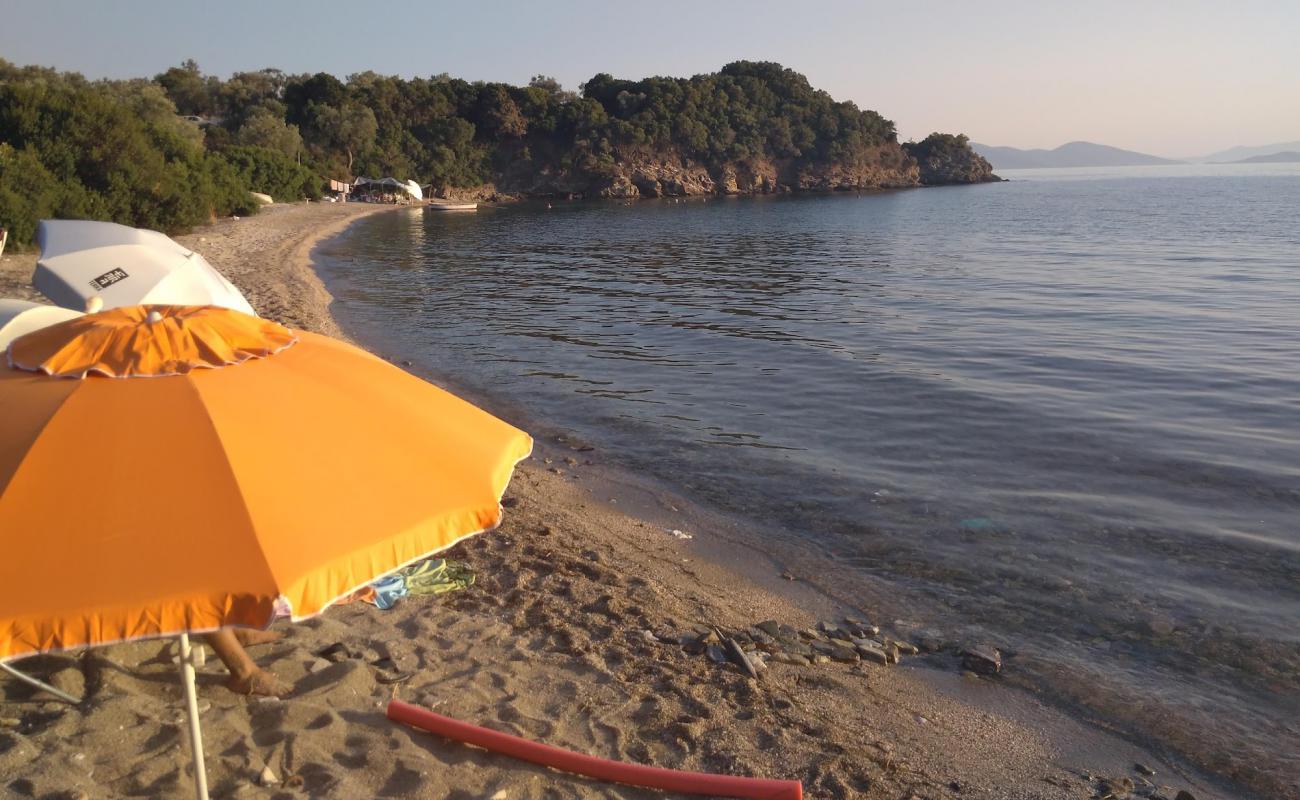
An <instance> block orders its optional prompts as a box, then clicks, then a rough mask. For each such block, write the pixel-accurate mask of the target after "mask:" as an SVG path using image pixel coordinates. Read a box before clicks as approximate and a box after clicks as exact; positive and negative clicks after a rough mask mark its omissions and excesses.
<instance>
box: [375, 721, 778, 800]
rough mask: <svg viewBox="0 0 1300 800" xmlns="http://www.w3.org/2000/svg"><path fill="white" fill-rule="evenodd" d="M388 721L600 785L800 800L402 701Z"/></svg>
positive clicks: (747, 782) (764, 784)
mask: <svg viewBox="0 0 1300 800" xmlns="http://www.w3.org/2000/svg"><path fill="white" fill-rule="evenodd" d="M388 718H389V719H391V720H393V721H394V722H403V723H405V724H407V725H413V726H415V727H417V728H420V729H421V730H426V731H428V732H429V733H436V734H437V735H439V736H442V737H445V738H447V739H454V740H455V741H458V742H465V743H467V744H472V745H475V746H478V747H482V748H484V749H486V750H491V751H493V752H495V753H501V754H503V755H507V756H510V757H512V758H518V759H520V760H521V761H531V762H533V763H534V764H541V765H543V766H546V767H551V768H553V769H558V770H563V771H565V772H573V773H576V774H578V775H586V776H587V777H589V778H596V779H598V780H602V781H611V782H614V783H625V784H628V785H631V786H645V787H649V788H651V789H663V790H664V791H668V792H678V793H680V794H707V795H713V796H714V797H743V798H753V800H802V798H803V785H802V784H800V783H799V781H775V780H766V779H763V778H739V777H736V776H733V775H710V774H708V773H705V772H680V771H678V770H674V769H664V768H662V767H646V766H642V765H641V764H624V763H621V762H618V761H610V760H608V759H604V758H595V757H594V756H584V755H582V754H581V753H575V752H573V751H571V750H561V749H560V748H558V747H552V746H550V745H549V744H542V743H541V742H533V741H529V740H528V739H521V738H519V737H518V736H511V735H510V734H508V733H501V732H500V731H494V730H489V729H487V728H480V727H479V726H477V725H470V724H469V723H468V722H461V721H460V720H455V719H452V718H451V717H444V716H442V715H441V714H435V713H433V712H432V711H429V710H427V709H424V708H420V707H419V706H413V705H411V704H410V703H403V702H402V701H401V700H392V701H390V702H389V703H388Z"/></svg>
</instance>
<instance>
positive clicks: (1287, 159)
mask: <svg viewBox="0 0 1300 800" xmlns="http://www.w3.org/2000/svg"><path fill="white" fill-rule="evenodd" d="M1228 163H1230V164H1295V163H1300V153H1298V152H1296V151H1295V150H1283V151H1282V152H1280V153H1269V154H1268V155H1266V156H1251V157H1250V158H1243V159H1241V160H1239V161H1230V162H1228Z"/></svg>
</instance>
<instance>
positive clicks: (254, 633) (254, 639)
mask: <svg viewBox="0 0 1300 800" xmlns="http://www.w3.org/2000/svg"><path fill="white" fill-rule="evenodd" d="M234 633H235V638H236V639H237V640H239V643H240V644H242V645H243V646H244V647H256V646H258V645H259V644H270V643H271V642H278V641H279V640H281V639H283V638H284V632H283V631H258V630H253V629H252V628H235V629H234Z"/></svg>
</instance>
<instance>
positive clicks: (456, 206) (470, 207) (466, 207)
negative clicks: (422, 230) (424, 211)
mask: <svg viewBox="0 0 1300 800" xmlns="http://www.w3.org/2000/svg"><path fill="white" fill-rule="evenodd" d="M429 208H432V209H433V210H434V211H476V210H478V203H444V202H441V201H438V200H430V201H429Z"/></svg>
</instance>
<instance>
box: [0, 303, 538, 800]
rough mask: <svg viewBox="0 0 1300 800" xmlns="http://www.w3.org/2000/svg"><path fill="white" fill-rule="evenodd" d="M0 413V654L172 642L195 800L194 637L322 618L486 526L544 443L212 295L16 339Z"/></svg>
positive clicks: (118, 311) (356, 354)
mask: <svg viewBox="0 0 1300 800" xmlns="http://www.w3.org/2000/svg"><path fill="white" fill-rule="evenodd" d="M0 409H4V415H5V423H4V425H0V487H3V490H0V547H2V548H3V551H4V554H5V557H4V558H3V559H0V662H7V661H11V660H13V659H18V658H21V657H23V656H26V655H31V654H37V653H48V652H54V651H60V650H68V649H72V648H79V647H86V646H94V645H104V644H110V643H113V642H121V641H127V640H134V639H144V638H151V637H171V636H176V637H179V638H180V643H181V671H182V680H183V683H184V686H185V693H186V702H187V706H188V710H189V721H190V733H191V741H192V744H193V753H194V779H195V793H196V796H197V797H199V798H204V797H206V796H207V783H206V775H205V772H204V763H203V748H202V741H201V734H200V730H199V717H198V709H197V701H196V699H195V693H194V665H193V661H192V658H191V657H190V655H189V653H190V648H189V635H190V634H192V633H200V632H208V631H213V630H217V629H220V628H225V627H229V626H247V627H252V628H265V627H267V626H268V625H270V623H271V621H272V619H273V618H274V617H275V615H276V613H277V611H276V609H277V606H280V607H281V608H282V609H283V608H287V609H288V611H289V613H290V615H291V616H292V618H293V619H294V620H301V619H304V618H307V617H311V616H313V615H316V614H319V613H320V612H321V611H323V610H324V609H326V608H328V607H329V606H330V605H331V604H332V603H334V602H335V601H337V600H338V599H340V598H342V597H345V596H347V595H349V594H351V593H352V592H354V591H355V590H357V589H359V588H360V587H362V586H365V585H366V584H368V583H370V582H371V581H374V580H375V579H376V578H379V577H381V576H382V575H384V574H386V573H389V572H392V571H393V570H396V569H398V568H400V567H402V566H404V565H406V564H409V563H412V562H414V561H417V560H419V559H423V558H427V557H428V556H429V555H431V554H432V553H434V552H436V551H438V550H441V549H443V548H445V547H448V546H449V545H451V544H453V543H455V542H457V541H459V540H461V539H463V538H465V537H467V536H470V535H473V534H475V533H479V532H482V531H486V530H489V529H491V528H494V527H495V526H496V525H497V524H498V523H499V522H500V520H501V515H502V509H501V502H500V501H501V496H502V494H503V493H504V491H505V489H506V485H507V483H508V482H509V480H510V476H511V474H512V472H513V470H514V467H515V465H516V463H518V462H519V461H520V460H521V459H523V458H525V457H527V455H528V454H529V452H530V451H531V449H532V440H531V439H530V438H529V436H528V435H527V434H525V433H524V432H522V431H520V430H518V429H516V428H514V427H512V426H510V425H508V424H507V423H505V422H502V421H501V420H499V419H497V418H495V417H493V416H491V415H490V414H488V413H487V412H485V411H482V410H481V409H479V408H477V407H475V406H473V405H471V404H470V403H467V402H465V401H464V400H461V399H459V398H457V397H455V396H454V395H452V394H449V393H447V392H445V391H443V390H442V389H439V388H438V387H436V386H433V385H431V384H429V383H426V382H424V381H422V380H420V379H419V378H416V377H414V376H412V375H410V374H408V373H406V372H404V371H402V370H400V369H398V368H397V367H395V366H393V365H391V364H389V363H388V362H386V361H383V360H381V359H379V358H377V357H375V356H373V355H371V354H369V353H367V352H365V351H363V350H360V349H358V348H356V347H353V346H352V345H349V344H346V343H344V342H340V341H336V340H334V339H330V338H328V337H325V336H320V335H317V334H312V333H307V332H304V331H295V330H289V329H288V328H285V327H283V326H280V325H278V324H276V323H273V322H270V321H268V320H263V319H259V318H257V317H252V316H249V315H247V314H242V313H239V312H236V311H232V310H229V309H225V308H219V307H214V306H201V307H198V306H131V307H124V308H114V309H110V310H107V311H103V312H100V313H95V314H87V315H85V316H82V317H78V318H76V319H72V320H69V321H67V322H62V323H59V324H56V325H53V326H50V327H46V328H42V329H41V330H38V331H36V332H35V333H31V334H28V335H26V336H23V337H20V338H18V339H15V340H14V341H13V342H12V343H11V344H10V345H9V349H8V359H6V363H4V364H3V365H0ZM52 579H57V584H58V590H57V591H51V590H50V581H51V580H52Z"/></svg>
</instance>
